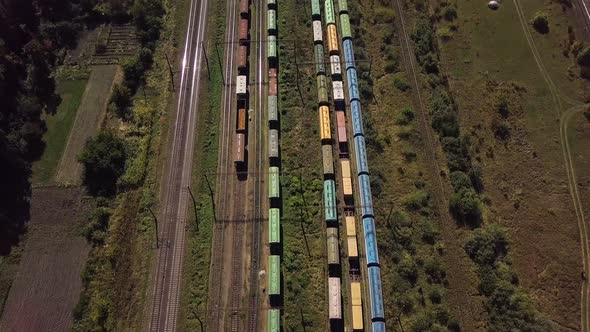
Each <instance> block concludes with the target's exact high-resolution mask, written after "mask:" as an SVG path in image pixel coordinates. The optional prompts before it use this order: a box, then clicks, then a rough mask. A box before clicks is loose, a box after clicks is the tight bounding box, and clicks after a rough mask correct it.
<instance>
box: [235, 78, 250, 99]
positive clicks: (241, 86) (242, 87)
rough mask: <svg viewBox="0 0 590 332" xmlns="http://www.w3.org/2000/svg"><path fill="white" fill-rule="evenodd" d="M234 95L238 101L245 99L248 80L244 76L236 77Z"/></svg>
mask: <svg viewBox="0 0 590 332" xmlns="http://www.w3.org/2000/svg"><path fill="white" fill-rule="evenodd" d="M236 94H237V95H238V99H245V98H246V97H247V95H248V78H247V76H246V75H238V77H237V79H236Z"/></svg>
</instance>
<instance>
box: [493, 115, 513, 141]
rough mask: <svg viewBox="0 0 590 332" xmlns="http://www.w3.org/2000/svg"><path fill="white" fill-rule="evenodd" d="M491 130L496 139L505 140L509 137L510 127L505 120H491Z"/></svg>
mask: <svg viewBox="0 0 590 332" xmlns="http://www.w3.org/2000/svg"><path fill="white" fill-rule="evenodd" d="M492 130H493V131H494V136H496V138H497V139H500V140H502V141H505V140H507V139H508V138H510V127H509V126H508V124H507V123H506V122H505V121H496V120H494V121H492Z"/></svg>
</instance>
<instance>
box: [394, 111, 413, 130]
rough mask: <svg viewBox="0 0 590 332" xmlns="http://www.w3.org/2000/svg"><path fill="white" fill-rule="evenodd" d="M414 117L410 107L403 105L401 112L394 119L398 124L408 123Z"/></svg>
mask: <svg viewBox="0 0 590 332" xmlns="http://www.w3.org/2000/svg"><path fill="white" fill-rule="evenodd" d="M415 118H416V114H415V113H414V111H413V110H412V109H411V108H410V107H404V108H403V109H402V112H401V113H400V114H399V115H398V116H397V118H396V119H395V123H397V124H398V125H402V126H405V125H408V124H410V122H412V121H413V120H414V119H415Z"/></svg>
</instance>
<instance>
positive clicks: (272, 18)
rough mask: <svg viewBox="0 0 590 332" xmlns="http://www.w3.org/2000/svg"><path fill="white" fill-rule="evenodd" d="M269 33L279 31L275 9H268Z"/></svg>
mask: <svg viewBox="0 0 590 332" xmlns="http://www.w3.org/2000/svg"><path fill="white" fill-rule="evenodd" d="M267 13H268V14H267V15H266V16H267V22H268V26H267V28H268V33H269V34H271V35H272V34H274V33H275V32H276V31H277V11H276V10H274V9H269V10H267Z"/></svg>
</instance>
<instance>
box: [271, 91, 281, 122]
mask: <svg viewBox="0 0 590 332" xmlns="http://www.w3.org/2000/svg"><path fill="white" fill-rule="evenodd" d="M268 121H270V122H276V121H279V106H278V102H277V96H268Z"/></svg>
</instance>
